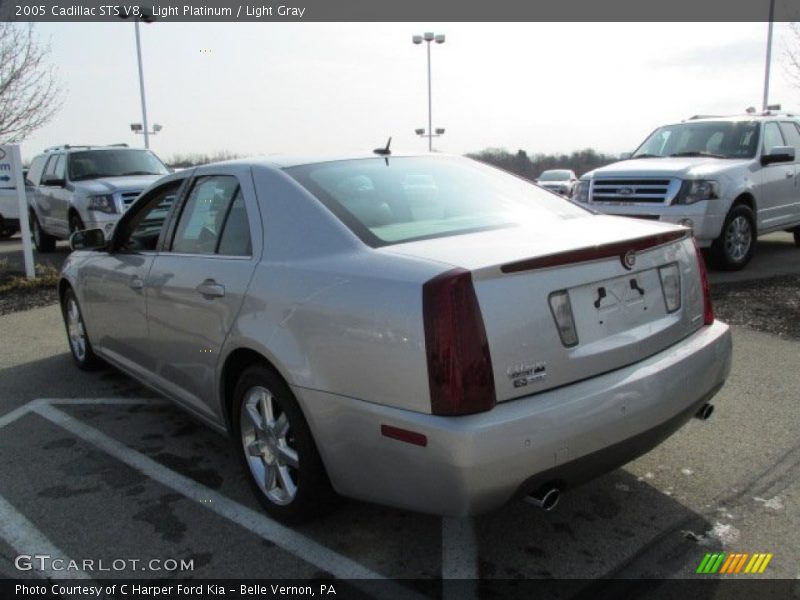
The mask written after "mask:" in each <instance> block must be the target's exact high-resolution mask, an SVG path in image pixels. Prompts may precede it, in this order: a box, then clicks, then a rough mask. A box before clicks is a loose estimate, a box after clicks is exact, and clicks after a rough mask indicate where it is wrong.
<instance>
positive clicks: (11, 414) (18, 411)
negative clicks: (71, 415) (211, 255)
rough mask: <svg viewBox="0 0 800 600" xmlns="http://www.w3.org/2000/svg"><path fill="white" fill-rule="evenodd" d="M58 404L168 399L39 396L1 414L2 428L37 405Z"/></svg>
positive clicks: (119, 402) (116, 402) (148, 402)
mask: <svg viewBox="0 0 800 600" xmlns="http://www.w3.org/2000/svg"><path fill="white" fill-rule="evenodd" d="M49 404H58V405H87V404H88V405H91V404H99V405H109V406H127V405H136V404H167V401H166V400H161V399H159V398H37V399H36V400H31V401H30V402H28V403H26V404H23V405H22V406H19V407H17V408H15V409H14V410H10V411H8V412H7V413H5V414H4V415H0V429H2V428H3V427H6V426H8V425H11V423H13V422H15V421H17V420H19V419H20V418H22V417H24V416H25V415H27V414H28V413H30V412H32V411H33V410H34V409H35V408H36V407H37V406H42V405H49Z"/></svg>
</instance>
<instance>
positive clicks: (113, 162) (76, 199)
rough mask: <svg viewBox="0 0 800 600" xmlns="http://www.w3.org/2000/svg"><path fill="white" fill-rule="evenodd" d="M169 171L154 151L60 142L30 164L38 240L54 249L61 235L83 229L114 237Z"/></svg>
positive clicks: (32, 222)
mask: <svg viewBox="0 0 800 600" xmlns="http://www.w3.org/2000/svg"><path fill="white" fill-rule="evenodd" d="M168 172H169V169H167V167H166V166H164V163H162V162H161V160H160V159H159V158H158V157H157V156H156V155H155V154H153V153H152V152H150V151H149V150H140V149H133V148H128V147H127V145H125V144H120V145H115V146H56V147H53V148H48V149H47V150H45V151H44V153H43V154H40V155H39V156H37V157H36V158H34V159H33V161H32V162H31V167H30V169H29V170H28V174H27V176H26V178H25V187H26V194H27V197H28V206H29V209H30V226H31V233H32V234H33V241H34V243H35V244H36V249H37V250H39V252H52V251H53V249H54V248H55V243H56V240H57V239H66V238H68V237H69V236H70V235H71V234H72V233H73V232H74V231H78V230H81V229H102V230H103V232H104V233H105V235H106V237H110V235H111V232H112V231H113V229H114V225H115V224H116V222H117V220H118V219H119V217H120V216H121V215H122V213H124V212H125V210H126V209H127V208H128V207H129V206H130V205H131V204H132V203H133V201H134V200H135V199H136V198H137V197H138V196H139V194H141V193H142V190H144V189H145V188H146V187H147V186H149V185H150V184H151V183H153V182H154V181H155V180H156V179H158V178H159V177H161V176H163V175H165V174H167V173H168Z"/></svg>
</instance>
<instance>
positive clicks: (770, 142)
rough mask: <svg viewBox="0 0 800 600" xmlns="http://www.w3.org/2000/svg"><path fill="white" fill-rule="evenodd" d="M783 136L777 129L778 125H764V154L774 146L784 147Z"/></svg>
mask: <svg viewBox="0 0 800 600" xmlns="http://www.w3.org/2000/svg"><path fill="white" fill-rule="evenodd" d="M784 145H785V143H784V141H783V136H782V135H781V130H780V129H778V124H777V123H775V122H770V123H767V124H766V125H764V143H763V146H764V152H769V151H770V150H772V149H773V148H774V147H775V146H784Z"/></svg>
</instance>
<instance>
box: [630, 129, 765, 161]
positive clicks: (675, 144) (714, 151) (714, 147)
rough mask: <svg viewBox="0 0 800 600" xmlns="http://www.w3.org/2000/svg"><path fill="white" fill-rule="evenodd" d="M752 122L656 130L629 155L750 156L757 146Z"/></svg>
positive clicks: (639, 156) (753, 154) (637, 156)
mask: <svg viewBox="0 0 800 600" xmlns="http://www.w3.org/2000/svg"><path fill="white" fill-rule="evenodd" d="M758 126H759V124H758V122H756V121H703V122H695V123H693V122H687V123H678V124H675V125H667V126H666V127H660V128H658V129H656V130H655V131H654V132H653V133H651V134H650V136H649V137H648V138H647V139H646V140H645V141H644V143H643V144H642V145H641V146H639V148H638V149H637V150H636V152H634V153H633V156H632V157H631V158H647V157H664V156H711V157H717V158H752V157H753V156H755V154H756V148H757V146H758Z"/></svg>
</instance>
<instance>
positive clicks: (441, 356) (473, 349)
mask: <svg viewBox="0 0 800 600" xmlns="http://www.w3.org/2000/svg"><path fill="white" fill-rule="evenodd" d="M422 314H423V319H424V323H425V349H426V352H427V355H428V383H429V386H430V392H431V410H432V412H433V414H435V415H467V414H470V413H476V412H482V411H485V410H489V409H491V408H492V407H493V406H494V404H495V391H494V376H493V374H492V358H491V355H490V354H489V342H488V341H487V339H486V329H485V328H484V326H483V317H482V316H481V310H480V307H479V306H478V297H477V296H476V295H475V288H474V287H473V285H472V275H471V274H470V272H469V271H465V270H464V269H453V270H452V271H448V272H446V273H443V274H441V275H439V276H437V277H434V278H433V279H431V280H430V281H428V282H427V283H425V285H424V286H422Z"/></svg>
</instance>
